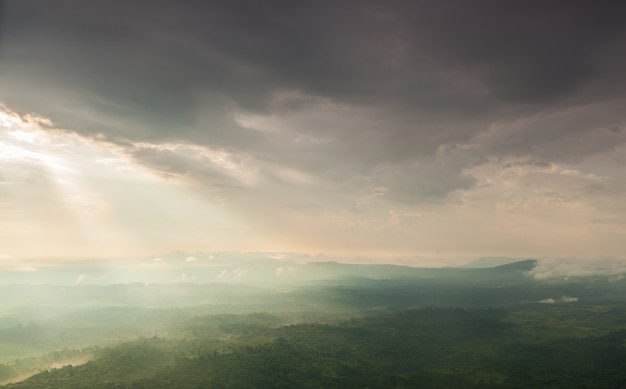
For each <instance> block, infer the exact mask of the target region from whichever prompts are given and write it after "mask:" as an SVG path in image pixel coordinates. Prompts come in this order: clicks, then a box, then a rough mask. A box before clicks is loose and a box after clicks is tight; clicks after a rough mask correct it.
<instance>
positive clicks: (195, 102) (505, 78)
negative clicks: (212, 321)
mask: <svg viewBox="0 0 626 389" xmlns="http://www.w3.org/2000/svg"><path fill="white" fill-rule="evenodd" d="M6 5H7V7H6V10H5V21H4V24H5V25H4V26H3V27H4V31H5V32H4V36H0V38H1V39H2V41H3V45H4V46H3V50H4V57H5V63H3V64H2V71H1V72H0V79H1V80H0V81H2V82H3V85H5V86H6V87H5V88H4V89H3V90H2V91H1V92H0V98H1V99H3V100H5V101H6V102H7V103H12V104H14V105H15V106H16V107H18V108H21V109H24V110H34V111H37V112H40V113H42V114H45V115H47V116H50V117H51V118H52V119H53V120H54V121H55V122H56V123H59V124H61V125H64V126H67V127H70V128H72V129H75V130H76V131H78V132H81V133H83V134H94V133H97V132H100V133H104V134H105V135H106V136H107V137H108V138H109V139H111V140H113V141H116V140H118V139H128V140H131V141H149V142H189V143H195V144H202V145H205V146H208V147H213V148H222V149H228V150H231V151H233V152H237V151H241V152H245V153H247V154H249V155H252V156H253V157H255V158H257V159H259V160H264V161H270V162H272V163H276V164H284V165H288V166H291V167H295V168H298V169H301V170H303V171H308V172H310V173H312V174H325V175H326V176H327V177H332V178H333V179H340V180H341V179H342V177H338V176H337V175H339V176H341V175H344V177H343V178H345V177H349V176H350V175H352V174H361V175H363V176H368V175H373V176H377V177H378V176H381V175H380V174H379V173H378V172H380V171H381V169H382V170H385V169H387V168H388V167H389V166H399V170H398V171H396V172H393V173H390V174H384V175H382V176H381V177H383V176H384V177H398V176H399V175H401V174H404V173H403V172H404V170H405V169H408V171H410V170H411V169H412V168H414V169H418V170H419V169H426V170H427V172H426V173H421V176H420V178H419V184H412V183H411V182H417V181H411V180H412V178H411V175H410V174H409V175H408V176H407V177H406V180H408V181H405V180H403V179H397V178H387V179H383V178H381V182H382V183H388V184H389V185H390V186H393V185H394V184H393V182H402V184H399V183H398V184H397V187H398V193H399V194H400V193H402V195H401V196H400V197H405V196H406V194H405V192H406V191H409V192H411V193H415V195H416V196H417V197H419V196H420V193H427V194H431V195H433V196H445V195H446V193H448V192H449V191H450V190H454V189H458V188H461V189H463V188H468V187H471V185H472V180H471V179H470V178H468V177H466V176H465V175H464V174H463V167H464V166H472V164H476V163H479V162H480V161H482V160H484V158H487V157H489V156H502V155H520V154H521V155H530V156H531V157H536V158H538V159H540V160H542V161H544V162H550V161H551V160H559V161H569V160H574V159H576V158H580V157H582V156H584V155H585V154H588V153H594V152H598V151H599V150H600V151H601V150H604V149H607V148H610V147H612V146H613V145H614V144H615V143H616V142H617V143H619V142H623V141H624V139H623V137H622V136H619V135H610V134H608V133H607V134H608V135H607V134H604V133H602V136H600V137H595V136H586V135H587V134H589V131H596V130H597V128H598V125H597V123H595V122H593V120H591V121H589V120H587V121H585V120H581V121H572V120H571V118H569V117H568V118H564V119H563V120H562V121H560V122H559V123H558V125H556V126H553V127H550V129H549V130H543V129H542V128H541V123H543V124H546V123H548V124H553V123H549V120H547V121H544V122H541V121H540V120H535V121H534V122H533V123H535V124H533V125H531V128H529V129H527V128H525V127H523V126H521V127H520V125H515V126H513V127H510V126H509V127H507V125H506V123H511V122H515V121H516V120H520V119H524V118H527V117H537V116H539V117H541V116H548V117H552V116H551V115H554V114H555V112H562V111H567V110H568V109H571V108H572V107H576V106H580V105H584V104H599V103H603V102H604V101H605V100H616V99H619V98H622V97H623V96H622V95H621V94H622V93H623V92H622V90H623V87H624V78H623V71H622V70H621V69H622V68H623V66H626V60H625V58H624V52H625V50H624V49H625V44H624V42H625V41H626V39H625V38H626V35H625V28H626V24H625V23H623V21H624V17H625V16H626V14H625V10H626V7H624V5H623V3H621V2H617V1H615V2H613V1H607V2H602V3H592V2H589V1H550V2H546V1H524V2H502V1H496V0H482V1H473V2H468V1H454V0H449V1H286V0H285V1H271V2H259V1H251V0H249V1H245V0H236V1H219V2H218V1H192V0H187V1H140V0H129V1H121V0H119V1H118V0H112V1H98V2H96V1H70V0H64V1H63V0H61V1H54V2H50V1H34V0H29V1H17V0H14V1H9V2H7V4H6ZM0 23H2V22H1V19H0ZM294 91H295V92H297V93H298V94H299V95H300V96H305V97H304V98H298V97H295V98H291V99H287V100H285V101H284V102H283V103H282V104H276V103H275V98H276V95H277V94H280V93H285V92H294ZM315 99H322V100H324V101H326V102H328V103H329V104H339V105H342V106H345V107H348V108H347V109H346V110H345V111H341V112H338V113H334V114H333V113H331V114H328V117H326V119H324V120H322V119H320V118H319V117H320V115H321V114H320V115H317V116H316V113H317V111H316V110H318V108H319V106H323V105H324V103H323V102H322V103H320V102H319V101H317V100H315ZM311 101H313V103H311ZM619 107H621V106H618V109H613V110H611V111H610V113H611V114H612V115H613V116H608V117H606V118H604V119H603V124H602V126H601V127H602V128H604V127H608V128H622V127H623V124H624V123H623V121H621V119H620V114H619V113H617V111H619ZM241 112H245V113H248V114H256V115H278V116H281V117H283V118H287V119H285V120H286V125H289V130H288V131H287V132H283V133H279V134H275V133H263V132H260V131H256V130H255V129H254V128H246V127H245V126H242V125H241V123H240V122H238V121H236V120H235V119H236V114H237V113H241ZM590 115H591V117H593V114H592V113H590ZM321 116H323V115H321ZM303 117H304V119H303ZM586 117H589V116H586ZM289 118H292V120H291V121H289ZM583 119H584V118H583ZM494 122H498V123H505V124H503V125H502V126H503V130H502V131H500V132H499V133H497V134H495V135H493V136H491V135H490V134H491V133H489V132H486V131H487V129H488V128H489V126H490V125H491V124H492V123H494ZM537 123H539V124H537ZM533 126H534V127H533ZM595 133H598V132H597V131H596V132H595ZM485 134H486V135H485ZM572 134H574V135H576V136H581V134H582V135H585V138H586V139H589V140H591V141H592V144H593V146H590V147H585V146H583V145H581V144H579V143H576V142H574V143H575V146H576V147H571V148H570V147H566V148H563V147H560V146H561V145H568V143H567V142H568V141H569V142H570V143H569V144H571V143H572V142H571V141H570V140H571V136H572ZM479 135H481V136H479ZM509 135H510V136H509ZM477 137H478V139H480V141H481V142H482V143H484V145H481V147H479V148H474V149H473V150H478V151H477V152H476V154H474V155H469V156H466V157H464V158H462V161H463V163H467V164H468V165H458V164H456V159H453V161H452V162H450V163H443V164H442V163H440V162H438V161H435V162H433V161H434V160H431V161H426V162H425V163H421V164H420V162H419V161H423V160H424V158H426V159H427V158H435V159H436V158H441V155H440V154H437V152H438V150H439V149H440V147H442V146H446V147H448V146H449V147H451V148H452V149H454V147H456V146H462V145H464V144H467V143H472V142H473V141H475V140H476V139H477ZM302 139H304V140H305V141H302ZM307 139H308V140H311V141H307ZM594 139H596V140H597V141H593V140H594ZM324 140H328V141H324ZM562 142H565V143H562ZM555 150H558V153H554V151H555ZM157 154H158V155H160V154H161V153H157ZM574 154H576V158H574V157H573V155H574ZM158 155H156V156H155V155H151V156H150V158H144V160H145V161H149V160H154V159H156V158H158ZM437 155H438V156H437ZM146 163H148V162H146ZM167 163H168V159H167V158H166V159H164V160H163V161H161V162H160V163H157V164H156V165H157V166H158V167H159V169H164V168H165V166H166V165H167ZM407 166H408V167H409V168H407ZM441 166H446V167H445V168H441ZM451 166H452V167H451ZM411 167H412V168H411ZM180 169H182V170H181V171H185V172H187V171H190V169H189V168H183V167H181V163H180V161H177V162H176V163H175V164H173V165H172V170H174V171H178V170H180ZM338 172H339V173H338ZM333 174H335V175H333ZM429 183H432V184H429ZM390 190H391V191H392V190H393V188H391V189H390ZM408 197H410V193H409V194H408Z"/></svg>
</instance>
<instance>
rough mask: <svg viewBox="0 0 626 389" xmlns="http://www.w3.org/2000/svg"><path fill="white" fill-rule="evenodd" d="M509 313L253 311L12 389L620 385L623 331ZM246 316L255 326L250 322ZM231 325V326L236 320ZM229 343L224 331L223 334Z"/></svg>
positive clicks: (112, 351)
mask: <svg viewBox="0 0 626 389" xmlns="http://www.w3.org/2000/svg"><path fill="white" fill-rule="evenodd" d="M507 315H508V314H507V312H506V311H503V310H466V309H454V308H427V309H417V310H408V311H400V312H396V313H393V314H385V315H378V316H373V317H366V318H361V319H352V320H349V321H345V322H342V323H338V324H316V323H311V324H298V325H291V326H283V327H278V328H271V327H267V326H266V325H264V324H263V321H261V322H257V321H256V320H255V317H254V316H251V317H248V318H247V319H245V318H244V319H243V320H241V321H240V325H230V326H228V327H220V328H221V330H219V331H220V333H221V334H223V333H224V331H226V333H228V334H230V336H229V338H230V341H229V343H224V341H223V340H222V341H218V340H216V327H215V326H213V325H212V324H211V322H210V320H209V319H207V321H206V322H204V324H203V321H202V320H199V319H196V320H194V321H193V326H192V327H190V329H191V328H192V329H193V332H190V333H189V334H188V338H185V339H179V340H176V341H174V340H167V339H162V338H156V337H155V338H143V339H139V340H137V341H134V342H127V343H123V344H120V345H118V346H114V347H110V348H107V349H104V350H101V351H99V352H98V353H97V354H96V356H95V358H94V359H93V360H91V361H90V362H87V363H86V364H84V365H80V366H66V367H63V368H60V369H54V370H49V371H45V372H42V373H40V374H37V375H35V376H33V377H31V378H29V379H27V380H26V381H24V382H21V383H16V384H12V385H8V386H7V387H8V388H13V389H18V388H20V389H21V388H24V389H26V388H28V389H39V388H48V389H55V388H151V389H158V388H177V389H185V388H366V387H367V388H410V387H420V388H531V387H532V388H554V387H559V388H577V387H585V388H621V387H624V385H625V384H626V331H624V330H621V331H615V332H609V333H606V334H605V335H602V336H597V337H583V338H570V337H556V338H548V339H546V338H543V340H541V338H540V340H537V339H536V338H535V339H533V338H532V337H529V336H524V331H526V330H525V329H524V328H523V327H521V326H520V325H518V324H516V322H514V321H511V320H508V319H507ZM246 322H247V325H242V324H245V323H246ZM233 324H234V323H233ZM222 339H224V338H223V337H222Z"/></svg>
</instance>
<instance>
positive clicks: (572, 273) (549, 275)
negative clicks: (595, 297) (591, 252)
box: [530, 258, 626, 280]
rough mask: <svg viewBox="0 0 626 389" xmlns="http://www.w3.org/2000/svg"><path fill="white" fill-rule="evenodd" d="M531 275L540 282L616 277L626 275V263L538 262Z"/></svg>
mask: <svg viewBox="0 0 626 389" xmlns="http://www.w3.org/2000/svg"><path fill="white" fill-rule="evenodd" d="M530 274H531V275H532V276H533V277H535V278H537V279H540V280H544V279H553V278H565V279H569V278H577V277H609V278H611V277H614V276H619V275H624V274H626V261H625V260H621V259H615V258H554V259H542V260H540V261H538V262H537V266H535V267H534V268H533V269H532V270H531V271H530Z"/></svg>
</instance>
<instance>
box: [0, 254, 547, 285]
mask: <svg viewBox="0 0 626 389" xmlns="http://www.w3.org/2000/svg"><path fill="white" fill-rule="evenodd" d="M179 257H180V258H176V259H175V260H169V261H168V260H164V259H159V260H158V261H155V260H154V259H152V260H150V261H149V262H148V261H147V260H137V261H136V262H134V263H132V262H131V263H128V262H127V263H125V264H124V266H125V267H120V268H119V269H117V268H115V267H112V263H111V262H102V263H98V262H96V261H94V262H89V263H88V262H82V263H70V262H68V263H66V264H64V265H65V266H58V265H57V266H50V267H40V268H38V269H36V270H33V271H29V272H0V285H3V284H4V285H7V284H14V285H15V284H38V285H42V284H47V285H78V284H97V285H107V284H128V283H161V284H167V283H199V284H205V283H234V284H241V283H257V284H262V283H282V284H284V283H294V282H295V283H298V282H312V281H339V280H345V279H372V280H381V279H389V280H393V279H398V280H412V279H415V280H418V279H419V280H441V281H445V280H452V281H454V280H456V281H471V282H489V281H494V282H496V281H497V280H498V279H501V280H504V279H506V280H507V281H509V282H512V281H515V280H519V281H527V280H528V279H530V277H528V275H527V273H528V272H529V271H530V270H532V269H533V268H534V267H535V266H536V265H537V261H536V260H533V259H527V260H520V261H509V260H507V263H505V264H498V265H496V266H490V267H472V266H463V267H445V268H418V267H409V266H403V265H391V264H348V263H339V262H332V261H327V262H317V261H311V262H304V263H302V262H301V263H294V262H292V261H290V260H282V259H271V258H255V257H250V258H241V257H238V258H233V259H232V260H230V259H229V258H220V259H207V258H202V257H200V256H198V257H191V256H187V257H186V258H185V256H184V255H179ZM190 258H192V259H190ZM142 261H143V262H142ZM501 261H502V260H501V259H498V260H488V261H486V260H485V259H481V260H478V261H476V263H477V264H481V263H482V264H487V262H495V263H498V262H501Z"/></svg>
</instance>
